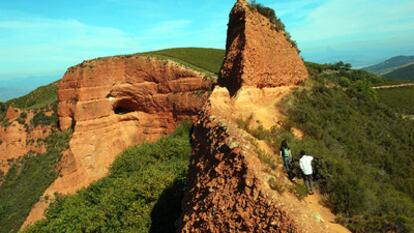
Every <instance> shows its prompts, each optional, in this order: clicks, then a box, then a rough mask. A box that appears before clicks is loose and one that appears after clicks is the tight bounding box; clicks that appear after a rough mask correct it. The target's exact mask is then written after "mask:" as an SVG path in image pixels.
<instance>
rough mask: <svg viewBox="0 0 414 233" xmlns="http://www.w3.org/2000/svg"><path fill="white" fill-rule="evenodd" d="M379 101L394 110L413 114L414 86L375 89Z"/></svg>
mask: <svg viewBox="0 0 414 233" xmlns="http://www.w3.org/2000/svg"><path fill="white" fill-rule="evenodd" d="M377 92H378V95H379V97H380V100H381V102H383V103H385V104H387V105H388V106H390V107H391V108H393V109H395V111H396V112H399V113H402V114H409V115H414V102H413V100H414V87H413V86H411V87H398V88H387V89H379V90H377Z"/></svg>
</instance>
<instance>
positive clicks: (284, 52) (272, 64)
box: [218, 1, 308, 96]
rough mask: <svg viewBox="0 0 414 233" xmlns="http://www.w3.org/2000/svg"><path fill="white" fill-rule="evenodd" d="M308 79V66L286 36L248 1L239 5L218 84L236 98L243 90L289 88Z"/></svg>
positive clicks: (229, 28)
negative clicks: (236, 94)
mask: <svg viewBox="0 0 414 233" xmlns="http://www.w3.org/2000/svg"><path fill="white" fill-rule="evenodd" d="M307 78H308V72H307V70H306V67H305V65H304V62H303V61H302V59H301V58H300V57H299V55H298V52H297V50H296V48H294V47H293V46H292V44H291V43H290V42H289V41H288V40H287V39H286V36H285V33H284V32H282V31H280V32H277V31H276V30H274V29H273V28H272V23H271V22H270V21H269V20H268V19H267V18H266V17H265V16H263V15H261V14H260V13H259V12H257V11H255V10H252V9H251V8H250V7H249V6H248V4H247V3H246V2H245V1H238V2H237V3H236V5H235V6H234V7H233V9H232V11H231V13H230V21H229V26H228V30H227V44H226V57H225V60H224V63H223V66H222V68H221V71H220V76H219V79H218V84H219V85H220V86H222V87H226V88H227V89H228V90H229V92H230V94H231V95H232V96H233V95H234V94H235V93H236V92H237V90H239V88H240V87H241V86H250V87H258V88H264V87H278V86H288V85H295V84H298V83H300V82H303V81H304V80H306V79H307Z"/></svg>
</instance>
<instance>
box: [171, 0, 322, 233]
mask: <svg viewBox="0 0 414 233" xmlns="http://www.w3.org/2000/svg"><path fill="white" fill-rule="evenodd" d="M307 78H308V73H307V70H306V67H305V66H304V63H303V61H302V60H301V58H300V57H299V55H298V53H297V51H296V49H295V48H294V47H292V45H291V44H290V43H289V42H288V40H287V39H286V37H285V35H284V32H277V31H275V30H274V29H273V28H272V25H271V23H270V21H269V20H268V19H267V18H266V17H264V16H263V15H261V14H260V13H258V12H257V11H256V10H254V9H252V8H251V7H250V6H249V5H248V3H246V2H245V1H241V0H239V1H238V2H237V3H236V5H235V6H234V8H233V9H232V12H231V13H230V22H229V28H228V35H227V51H226V58H225V61H224V64H223V66H222V69H221V71H220V77H219V80H218V85H219V86H216V87H215V89H214V90H213V92H212V94H211V96H210V97H209V99H208V101H207V103H206V105H205V106H204V107H203V111H202V112H201V114H200V117H199V119H198V121H197V122H196V124H195V125H194V129H193V133H192V146H193V155H192V159H191V165H190V171H189V172H190V174H189V176H188V179H189V183H188V187H187V192H186V194H185V197H184V200H183V214H182V217H181V219H180V220H179V221H178V222H177V225H178V227H179V231H180V232H302V231H303V229H304V228H303V227H302V225H301V224H300V222H299V221H296V219H295V213H293V212H292V211H289V209H288V208H285V207H284V205H283V200H282V198H281V195H279V194H277V193H275V191H274V190H272V189H271V188H270V187H269V185H268V182H267V178H268V177H269V175H266V174H265V173H264V172H263V170H264V165H262V162H261V160H260V159H259V155H258V152H257V149H258V148H257V145H255V144H254V143H252V141H254V140H255V139H254V138H253V137H252V136H250V135H249V134H248V133H247V132H245V131H244V130H243V129H240V128H239V127H238V125H237V121H238V120H240V119H246V118H248V117H250V118H252V122H258V123H260V124H261V125H263V126H264V127H265V128H270V127H272V126H275V127H278V126H279V125H278V124H280V122H281V121H283V120H284V116H283V114H282V113H281V112H280V111H279V110H278V109H277V105H278V104H280V103H281V102H282V101H283V99H284V97H286V96H287V95H289V94H290V93H291V91H292V90H293V89H294V88H296V85H297V84H299V83H301V82H303V81H305V80H306V79H307ZM316 229H317V230H320V231H319V232H326V231H323V230H322V228H316ZM315 232H317V231H315Z"/></svg>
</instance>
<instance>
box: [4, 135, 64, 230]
mask: <svg viewBox="0 0 414 233" xmlns="http://www.w3.org/2000/svg"><path fill="white" fill-rule="evenodd" d="M69 137H70V132H65V133H60V132H55V133H53V134H52V135H51V136H49V137H48V138H47V139H46V140H45V143H46V145H47V152H46V153H45V154H43V155H35V154H31V153H29V154H27V155H26V156H24V157H22V158H20V159H18V160H17V161H16V162H14V163H13V165H12V167H11V168H10V170H9V172H8V173H7V174H6V176H5V177H3V178H2V179H3V181H4V182H2V183H1V185H0V226H1V227H0V232H5V233H6V232H7V233H9V232H17V231H18V230H19V228H20V226H21V225H22V223H23V221H24V220H25V218H26V216H27V215H28V214H29V212H30V209H31V208H32V206H33V204H35V203H36V202H37V201H38V200H39V197H40V196H41V195H42V194H43V192H44V191H45V190H46V188H47V187H48V186H49V185H50V184H51V183H52V182H53V180H55V178H56V176H57V172H56V171H55V166H56V164H57V162H58V161H59V159H60V154H61V152H62V151H63V150H64V149H65V148H66V147H67V144H68V141H69Z"/></svg>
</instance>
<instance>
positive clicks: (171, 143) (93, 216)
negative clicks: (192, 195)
mask: <svg viewBox="0 0 414 233" xmlns="http://www.w3.org/2000/svg"><path fill="white" fill-rule="evenodd" d="M190 154H191V146H190V143H189V124H187V125H186V126H180V127H179V128H178V129H177V130H176V131H175V133H174V134H172V135H171V136H168V137H164V138H161V139H160V140H159V141H158V142H156V143H154V144H146V143H145V144H142V145H139V146H135V147H131V148H129V149H127V150H126V151H125V152H123V153H122V154H121V155H120V156H119V157H118V158H117V159H116V160H115V162H114V163H113V165H112V166H111V168H110V172H109V176H108V177H105V178H103V179H101V180H99V181H98V182H96V183H94V184H92V185H91V186H89V187H88V188H86V189H83V190H81V191H79V192H78V193H77V194H76V195H73V196H58V197H57V199H56V201H55V202H54V203H53V204H52V205H51V206H50V207H49V209H48V210H47V211H46V219H44V220H41V221H39V222H37V223H36V224H35V225H33V226H30V227H29V228H27V229H26V230H25V231H24V232H175V231H176V229H175V226H174V222H175V221H176V220H177V219H178V218H179V216H180V214H181V200H182V196H183V190H184V187H185V184H186V173H187V169H188V163H189V158H190Z"/></svg>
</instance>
